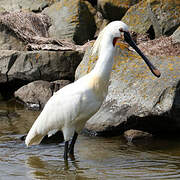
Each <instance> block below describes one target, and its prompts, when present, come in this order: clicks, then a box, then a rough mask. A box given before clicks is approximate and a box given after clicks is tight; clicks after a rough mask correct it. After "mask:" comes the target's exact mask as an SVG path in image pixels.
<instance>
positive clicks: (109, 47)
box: [94, 38, 115, 81]
mask: <svg viewBox="0 0 180 180" xmlns="http://www.w3.org/2000/svg"><path fill="white" fill-rule="evenodd" d="M99 50H100V52H99V58H98V60H97V63H96V65H95V67H94V73H95V74H96V75H97V76H98V77H100V78H101V79H103V80H104V81H109V78H110V75H111V71H112V66H113V57H114V51H115V48H114V46H113V44H112V40H111V39H110V38H109V39H108V38H107V39H105V40H104V41H103V44H101V48H100V49H99Z"/></svg>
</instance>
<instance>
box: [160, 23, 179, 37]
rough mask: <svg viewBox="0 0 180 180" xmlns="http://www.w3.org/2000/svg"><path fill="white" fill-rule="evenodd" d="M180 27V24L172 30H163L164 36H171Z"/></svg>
mask: <svg viewBox="0 0 180 180" xmlns="http://www.w3.org/2000/svg"><path fill="white" fill-rule="evenodd" d="M179 26H180V24H177V25H176V26H174V27H172V28H171V29H169V30H168V31H166V32H164V29H163V34H165V35H166V36H171V35H172V34H173V33H174V32H175V31H176V29H177V28H178V27H179Z"/></svg>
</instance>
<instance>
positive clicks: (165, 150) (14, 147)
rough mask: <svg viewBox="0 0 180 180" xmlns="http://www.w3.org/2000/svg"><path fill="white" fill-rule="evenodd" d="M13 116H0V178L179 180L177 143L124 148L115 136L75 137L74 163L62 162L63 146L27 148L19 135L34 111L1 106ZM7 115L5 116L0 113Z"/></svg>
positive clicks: (162, 141)
mask: <svg viewBox="0 0 180 180" xmlns="http://www.w3.org/2000/svg"><path fill="white" fill-rule="evenodd" d="M1 109H2V110H3V112H4V110H8V111H11V112H13V113H16V114H17V115H16V116H12V117H9V119H7V118H5V119H6V120H8V122H6V120H5V119H4V118H3V119H1V117H0V122H1V127H0V167H1V168H0V177H1V178H0V179H5V180H6V179H10V180H11V179H18V180H19V179H20V180H21V179H23V180H24V179H25V180H26V179H77V180H89V179H113V180H116V179H117V180H119V179H126V180H128V179H129V180H131V179H142V180H144V179H148V180H149V179H164V180H165V179H180V141H179V139H178V138H177V139H173V140H172V139H170V140H167V139H157V140H153V141H152V142H151V143H147V144H136V145H133V144H127V143H126V142H125V141H124V140H122V139H121V138H120V137H116V138H100V137H99V138H98V137H85V136H82V135H80V136H79V138H78V141H77V144H76V147H75V155H76V160H75V161H73V162H72V161H69V163H68V164H67V163H64V160H63V151H64V144H60V145H56V144H52V145H38V146H33V147H29V148H27V147H26V146H25V144H24V142H22V141H20V140H19V139H20V136H21V135H22V134H25V133H27V132H28V130H29V128H30V127H31V125H32V123H33V121H34V119H35V117H37V115H38V113H39V112H36V113H35V112H32V111H28V110H27V109H23V108H20V107H15V106H14V107H7V106H5V105H3V107H2V108H1V103H0V110H1ZM5 114H7V113H5Z"/></svg>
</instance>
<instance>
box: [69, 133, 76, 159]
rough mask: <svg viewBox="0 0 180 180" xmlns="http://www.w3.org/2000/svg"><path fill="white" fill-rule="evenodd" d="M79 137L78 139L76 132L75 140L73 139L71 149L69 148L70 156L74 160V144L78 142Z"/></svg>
mask: <svg viewBox="0 0 180 180" xmlns="http://www.w3.org/2000/svg"><path fill="white" fill-rule="evenodd" d="M77 137H78V133H77V132H75V133H74V136H73V138H72V141H71V144H70V147H69V156H70V157H71V159H74V144H75V142H76V139H77Z"/></svg>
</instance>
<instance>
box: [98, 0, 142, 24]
mask: <svg viewBox="0 0 180 180" xmlns="http://www.w3.org/2000/svg"><path fill="white" fill-rule="evenodd" d="M139 1H140V0H127V1H123V0H99V1H98V4H97V5H98V9H99V10H100V11H101V13H102V15H103V16H104V18H106V19H108V20H110V21H113V20H120V19H121V18H122V17H123V16H124V14H125V13H126V11H127V10H128V9H129V7H130V6H132V5H134V4H136V3H137V2H139Z"/></svg>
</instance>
